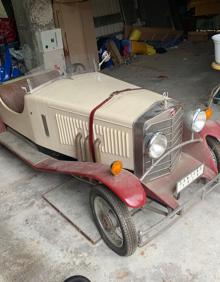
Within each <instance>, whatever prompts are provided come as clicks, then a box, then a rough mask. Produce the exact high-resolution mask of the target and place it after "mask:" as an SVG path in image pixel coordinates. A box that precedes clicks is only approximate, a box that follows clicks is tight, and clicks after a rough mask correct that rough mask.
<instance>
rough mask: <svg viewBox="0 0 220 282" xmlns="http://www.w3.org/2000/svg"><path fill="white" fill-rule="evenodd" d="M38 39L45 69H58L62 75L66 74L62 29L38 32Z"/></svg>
mask: <svg viewBox="0 0 220 282" xmlns="http://www.w3.org/2000/svg"><path fill="white" fill-rule="evenodd" d="M37 39H38V46H39V49H40V52H41V54H42V60H43V65H44V69H46V70H49V69H50V70H51V69H57V70H60V72H61V73H65V71H66V64H65V57H64V51H63V41H62V35H61V29H59V28H56V29H51V30H45V31H41V32H38V34H37Z"/></svg>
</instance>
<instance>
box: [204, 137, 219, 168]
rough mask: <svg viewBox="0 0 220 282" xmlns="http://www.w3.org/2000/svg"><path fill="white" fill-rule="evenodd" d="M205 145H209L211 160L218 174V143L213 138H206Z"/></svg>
mask: <svg viewBox="0 0 220 282" xmlns="http://www.w3.org/2000/svg"><path fill="white" fill-rule="evenodd" d="M207 143H208V145H209V148H210V151H211V154H212V157H213V160H214V161H215V163H216V165H217V167H218V172H220V142H219V141H218V140H217V139H215V138H213V137H210V136H209V137H207Z"/></svg>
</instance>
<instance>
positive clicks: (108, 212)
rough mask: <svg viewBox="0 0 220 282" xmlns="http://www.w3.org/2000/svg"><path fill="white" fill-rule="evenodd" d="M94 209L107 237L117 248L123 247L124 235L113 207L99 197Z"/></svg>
mask: <svg viewBox="0 0 220 282" xmlns="http://www.w3.org/2000/svg"><path fill="white" fill-rule="evenodd" d="M94 208H95V211H96V214H97V217H98V221H99V224H100V225H101V227H102V230H103V231H104V233H105V235H106V236H107V237H108V239H109V240H110V241H111V242H112V243H113V244H114V245H115V246H117V247H121V246H122V245H123V235H122V231H121V228H120V223H119V220H118V218H117V216H116V214H115V212H114V211H113V209H112V208H111V206H110V205H109V204H108V203H107V202H106V201H105V200H104V199H102V198H101V197H97V198H96V199H95V201H94Z"/></svg>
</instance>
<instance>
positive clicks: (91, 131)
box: [89, 87, 143, 162]
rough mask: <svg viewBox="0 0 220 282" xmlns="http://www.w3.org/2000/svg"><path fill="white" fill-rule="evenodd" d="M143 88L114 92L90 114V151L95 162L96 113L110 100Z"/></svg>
mask: <svg viewBox="0 0 220 282" xmlns="http://www.w3.org/2000/svg"><path fill="white" fill-rule="evenodd" d="M141 89H143V88H140V87H138V88H127V89H123V90H119V91H114V92H112V93H111V94H110V95H109V97H108V98H106V99H105V100H104V101H103V102H101V103H100V104H99V105H97V106H96V107H95V108H94V109H93V110H92V111H91V113H90V115H89V149H90V153H91V155H92V160H93V162H95V161H96V159H95V148H94V130H93V124H94V116H95V113H96V111H97V110H98V109H99V108H101V107H102V106H103V105H104V104H106V103H107V102H108V101H109V100H111V99H112V98H113V97H114V96H116V95H118V94H121V93H123V92H128V91H135V90H141Z"/></svg>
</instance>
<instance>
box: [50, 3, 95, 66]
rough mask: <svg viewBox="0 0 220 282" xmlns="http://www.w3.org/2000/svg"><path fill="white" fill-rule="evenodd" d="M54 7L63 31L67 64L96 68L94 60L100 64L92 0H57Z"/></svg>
mask: <svg viewBox="0 0 220 282" xmlns="http://www.w3.org/2000/svg"><path fill="white" fill-rule="evenodd" d="M67 2H68V3H67ZM53 9H54V18H55V24H56V26H57V27H59V28H61V31H62V38H63V44H64V54H65V57H66V61H67V64H68V63H70V64H82V65H83V66H84V67H85V68H86V69H88V68H89V69H91V68H94V61H95V62H96V63H97V64H98V50H97V44H96V35H95V27H94V22H93V14H92V7H91V1H90V0H88V1H77V2H76V1H66V0H65V3H63V2H62V0H61V1H60V0H56V1H55V2H54V4H53Z"/></svg>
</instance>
